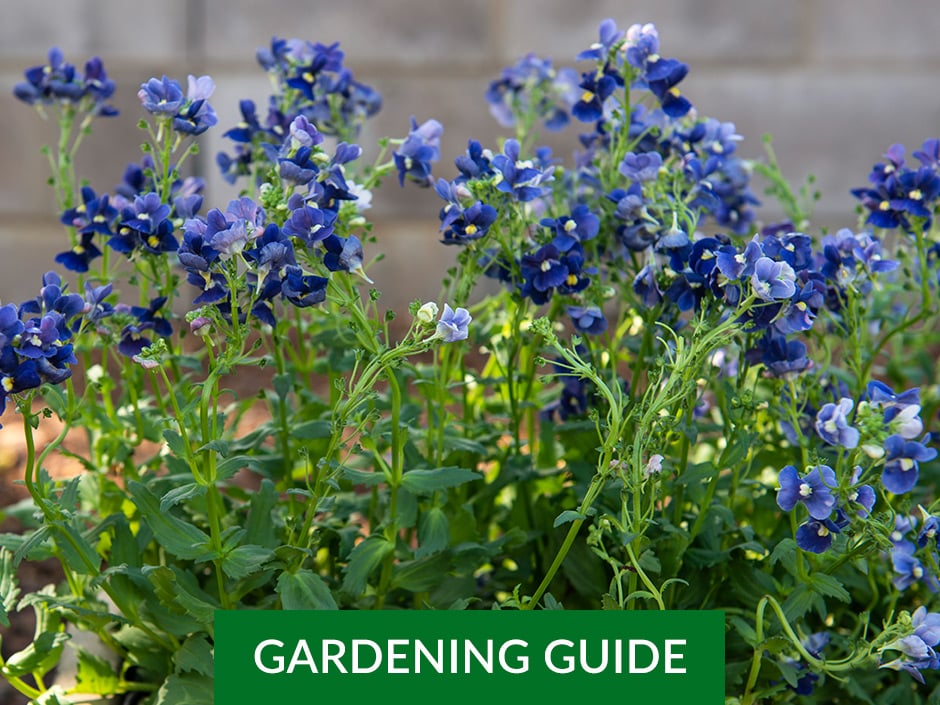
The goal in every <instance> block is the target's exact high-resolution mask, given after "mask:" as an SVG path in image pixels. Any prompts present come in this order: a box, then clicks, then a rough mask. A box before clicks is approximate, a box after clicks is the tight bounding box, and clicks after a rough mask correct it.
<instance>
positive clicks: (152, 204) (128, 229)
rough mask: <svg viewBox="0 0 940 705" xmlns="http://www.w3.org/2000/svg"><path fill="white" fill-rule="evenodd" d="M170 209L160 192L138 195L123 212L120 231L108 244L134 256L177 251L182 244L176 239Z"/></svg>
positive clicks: (119, 225) (118, 224)
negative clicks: (141, 253)
mask: <svg viewBox="0 0 940 705" xmlns="http://www.w3.org/2000/svg"><path fill="white" fill-rule="evenodd" d="M169 216H170V206H168V205H167V204H165V203H163V201H162V200H161V199H160V196H159V195H158V194H156V193H153V192H151V193H148V194H145V195H143V196H137V197H136V198H135V199H134V202H133V204H132V205H129V206H128V207H126V208H124V209H123V210H122V211H121V217H120V220H119V221H118V223H117V225H116V232H115V233H114V235H112V236H111V239H109V240H108V245H109V246H110V247H111V248H112V249H113V250H116V251H118V252H121V253H122V254H126V255H128V256H130V255H131V254H132V253H133V252H134V251H135V250H137V249H143V250H145V251H147V252H150V253H151V254H159V253H161V252H175V251H176V250H177V248H178V247H179V243H178V242H177V240H176V238H175V237H174V236H173V230H174V226H173V223H172V221H171V220H170V218H169Z"/></svg>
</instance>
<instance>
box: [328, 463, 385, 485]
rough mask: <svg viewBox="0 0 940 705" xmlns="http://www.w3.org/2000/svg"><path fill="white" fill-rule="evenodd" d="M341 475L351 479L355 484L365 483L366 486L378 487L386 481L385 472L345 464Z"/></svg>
mask: <svg viewBox="0 0 940 705" xmlns="http://www.w3.org/2000/svg"><path fill="white" fill-rule="evenodd" d="M339 472H340V477H342V478H343V479H344V480H349V481H350V482H351V483H353V484H354V485H365V486H366V487H377V486H378V485H380V484H382V483H383V482H385V474H384V473H381V472H370V471H367V470H356V469H355V468H350V467H346V466H343V467H342V468H340V471H339Z"/></svg>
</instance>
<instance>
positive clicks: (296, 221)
mask: <svg viewBox="0 0 940 705" xmlns="http://www.w3.org/2000/svg"><path fill="white" fill-rule="evenodd" d="M287 207H288V208H289V209H290V216H289V217H288V219H287V222H285V223H284V228H283V232H284V234H285V235H289V236H290V237H296V238H298V239H300V240H303V242H304V243H305V244H306V245H308V246H311V245H313V244H314V243H317V242H320V241H321V240H324V239H325V238H327V237H329V236H330V235H332V234H333V223H334V222H335V221H336V214H335V213H334V212H333V211H327V210H323V209H322V208H317V207H316V204H315V203H314V204H311V203H309V202H308V201H305V200H304V198H303V197H302V196H301V195H300V194H294V195H293V196H291V198H290V200H289V201H288V203H287Z"/></svg>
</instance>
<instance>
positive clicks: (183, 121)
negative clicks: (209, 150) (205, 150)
mask: <svg viewBox="0 0 940 705" xmlns="http://www.w3.org/2000/svg"><path fill="white" fill-rule="evenodd" d="M188 81H189V84H188V90H187V92H186V100H185V101H184V102H183V104H182V105H181V106H180V108H179V110H178V111H177V113H176V115H174V116H173V123H172V124H173V129H174V130H176V131H177V132H182V133H183V134H187V135H201V134H202V133H203V132H205V131H206V130H208V129H209V128H210V127H212V126H213V125H215V124H216V123H217V122H218V121H219V120H218V118H217V117H216V114H215V110H214V109H213V108H212V106H211V105H209V96H211V95H212V93H213V91H214V90H215V83H213V81H212V79H211V78H210V77H209V76H200V77H199V78H196V77H195V76H189V77H188Z"/></svg>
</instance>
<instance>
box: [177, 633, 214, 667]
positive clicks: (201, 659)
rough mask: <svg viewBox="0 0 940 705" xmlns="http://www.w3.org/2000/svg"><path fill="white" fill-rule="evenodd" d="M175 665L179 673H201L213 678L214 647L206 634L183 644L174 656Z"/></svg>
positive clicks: (192, 637) (191, 638) (196, 635)
mask: <svg viewBox="0 0 940 705" xmlns="http://www.w3.org/2000/svg"><path fill="white" fill-rule="evenodd" d="M173 665H174V666H175V668H176V672H177V673H187V672H189V673H199V674H201V675H203V676H209V677H211V676H212V672H213V659H212V646H211V645H210V644H209V641H208V639H206V636H205V634H195V635H193V636H191V637H189V638H188V639H187V640H186V641H185V642H183V645H182V646H181V647H180V650H179V651H177V652H176V653H175V654H174V655H173Z"/></svg>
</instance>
